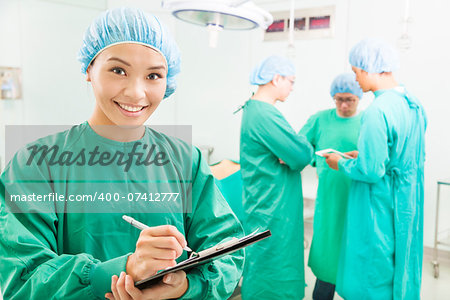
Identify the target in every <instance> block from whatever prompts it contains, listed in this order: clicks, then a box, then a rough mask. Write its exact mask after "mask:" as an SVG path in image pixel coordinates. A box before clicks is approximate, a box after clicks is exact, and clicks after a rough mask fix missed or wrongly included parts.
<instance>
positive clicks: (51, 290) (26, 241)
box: [0, 199, 126, 299]
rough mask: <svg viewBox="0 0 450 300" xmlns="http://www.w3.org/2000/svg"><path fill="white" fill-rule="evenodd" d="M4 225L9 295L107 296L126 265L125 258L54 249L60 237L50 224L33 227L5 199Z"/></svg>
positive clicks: (1, 277) (0, 252)
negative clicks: (100, 257) (101, 259)
mask: <svg viewBox="0 0 450 300" xmlns="http://www.w3.org/2000/svg"><path fill="white" fill-rule="evenodd" d="M2 202H3V199H2ZM36 217H37V216H35V217H34V218H30V222H32V220H33V219H37V218H36ZM37 225H38V226H37V227H35V228H38V227H39V228H40V229H43V228H42V226H40V225H39V224H37ZM0 227H1V228H3V233H2V238H1V239H0V240H1V241H0V256H1V257H2V263H1V266H0V281H1V283H2V291H3V295H4V297H5V299H30V297H32V298H33V299H49V298H50V297H51V298H52V299H97V298H104V294H105V292H107V291H109V290H110V278H111V276H112V274H119V273H120V271H122V270H123V269H124V268H123V264H122V261H123V258H120V259H122V261H120V259H114V260H112V261H108V262H104V263H100V262H99V261H98V260H96V259H94V258H93V257H92V256H91V255H88V254H77V255H68V254H62V255H58V254H57V253H55V252H54V251H53V250H52V249H55V248H54V246H55V244H56V238H55V235H54V232H52V231H51V230H50V228H48V229H47V230H46V231H45V232H44V231H40V232H31V231H29V230H28V228H26V227H24V226H23V223H22V222H20V221H18V219H17V218H16V216H15V215H14V214H11V213H6V212H5V207H4V205H3V203H2V206H1V212H0ZM125 262H126V260H125ZM117 272H118V273H117ZM103 276H104V277H103ZM93 277H95V279H94V278H93ZM107 281H109V283H108V284H107V283H106V282H107ZM106 287H107V289H106V290H105V288H106Z"/></svg>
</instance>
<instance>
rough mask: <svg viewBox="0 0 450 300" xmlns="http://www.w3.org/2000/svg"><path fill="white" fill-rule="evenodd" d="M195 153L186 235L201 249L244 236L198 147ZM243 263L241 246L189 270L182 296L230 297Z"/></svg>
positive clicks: (192, 245)
mask: <svg viewBox="0 0 450 300" xmlns="http://www.w3.org/2000/svg"><path fill="white" fill-rule="evenodd" d="M193 157H194V168H193V176H192V177H193V184H192V212H191V213H188V214H187V217H186V234H187V236H186V238H187V240H188V244H189V246H190V247H191V248H193V249H197V251H201V250H204V249H206V248H209V247H212V246H214V245H216V244H219V243H220V242H223V241H225V240H228V239H230V238H232V237H242V236H243V235H244V230H243V229H242V226H241V224H240V223H239V221H238V219H237V218H236V216H235V215H234V214H233V212H232V210H231V208H230V207H229V205H228V204H227V202H226V201H225V199H224V198H223V197H222V194H221V193H220V191H219V190H218V188H217V186H216V184H215V183H214V177H213V176H212V174H211V171H210V169H209V166H208V164H207V163H206V161H205V160H204V159H203V157H202V155H201V153H200V151H199V150H198V149H197V148H195V149H194V150H193ZM196 157H197V158H196ZM243 264H244V252H243V250H240V251H237V252H235V253H233V254H230V255H227V256H224V257H222V258H220V259H217V260H214V261H213V262H211V263H208V264H205V265H202V266H200V267H198V268H195V269H193V270H191V271H189V272H188V273H187V278H188V280H189V288H188V290H187V291H186V293H185V294H184V295H183V297H182V298H181V299H228V298H229V297H230V296H231V294H232V293H233V291H234V289H235V288H236V286H237V283H238V281H239V279H240V277H241V275H242V270H243Z"/></svg>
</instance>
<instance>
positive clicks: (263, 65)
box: [250, 55, 295, 85]
mask: <svg viewBox="0 0 450 300" xmlns="http://www.w3.org/2000/svg"><path fill="white" fill-rule="evenodd" d="M277 74H278V75H281V76H293V75H295V66H294V64H293V63H292V62H291V61H290V60H289V59H287V58H285V57H281V56H275V55H272V56H269V57H268V58H266V59H264V60H263V61H262V62H260V63H259V64H258V65H257V66H256V67H255V68H254V69H253V71H252V73H251V74H250V84H253V85H263V84H266V83H268V82H270V81H272V79H273V77H274V76H275V75H277Z"/></svg>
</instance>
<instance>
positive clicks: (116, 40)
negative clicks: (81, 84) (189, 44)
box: [78, 7, 180, 98]
mask: <svg viewBox="0 0 450 300" xmlns="http://www.w3.org/2000/svg"><path fill="white" fill-rule="evenodd" d="M122 43H136V44H141V45H145V46H148V47H150V48H152V49H154V50H156V51H157V52H159V53H160V54H161V55H162V56H163V57H164V59H165V60H166V62H167V70H168V73H167V88H166V93H165V94H164V98H166V97H169V96H170V95H171V94H172V93H173V92H174V91H175V88H176V81H175V76H176V75H177V74H178V73H179V72H180V52H179V50H178V46H177V44H176V43H175V40H174V39H173V38H172V37H171V36H170V34H169V33H168V32H167V31H166V29H165V28H164V27H163V25H162V24H161V23H160V21H159V20H158V18H157V17H155V16H153V15H151V14H148V13H145V12H143V11H141V10H139V9H136V8H130V7H120V8H115V9H111V10H107V11H105V12H104V13H102V14H101V15H99V16H98V17H97V18H96V19H95V20H94V21H93V22H92V24H91V25H90V26H89V27H88V29H87V30H86V33H85V34H84V38H83V45H82V46H81V49H80V51H79V53H78V60H79V61H80V62H81V72H82V73H83V74H86V70H87V68H88V67H89V65H90V64H91V62H92V61H93V60H94V58H95V57H96V56H97V55H98V54H99V53H100V52H101V51H102V50H104V49H106V48H108V47H111V46H113V45H117V44H122Z"/></svg>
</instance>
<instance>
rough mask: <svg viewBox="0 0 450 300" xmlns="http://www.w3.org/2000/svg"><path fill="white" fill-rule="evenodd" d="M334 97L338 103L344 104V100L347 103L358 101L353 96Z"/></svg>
mask: <svg viewBox="0 0 450 300" xmlns="http://www.w3.org/2000/svg"><path fill="white" fill-rule="evenodd" d="M333 99H334V101H335V102H336V103H338V104H342V103H344V102H345V103H347V104H354V103H355V102H356V99H355V98H352V97H336V98H333Z"/></svg>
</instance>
